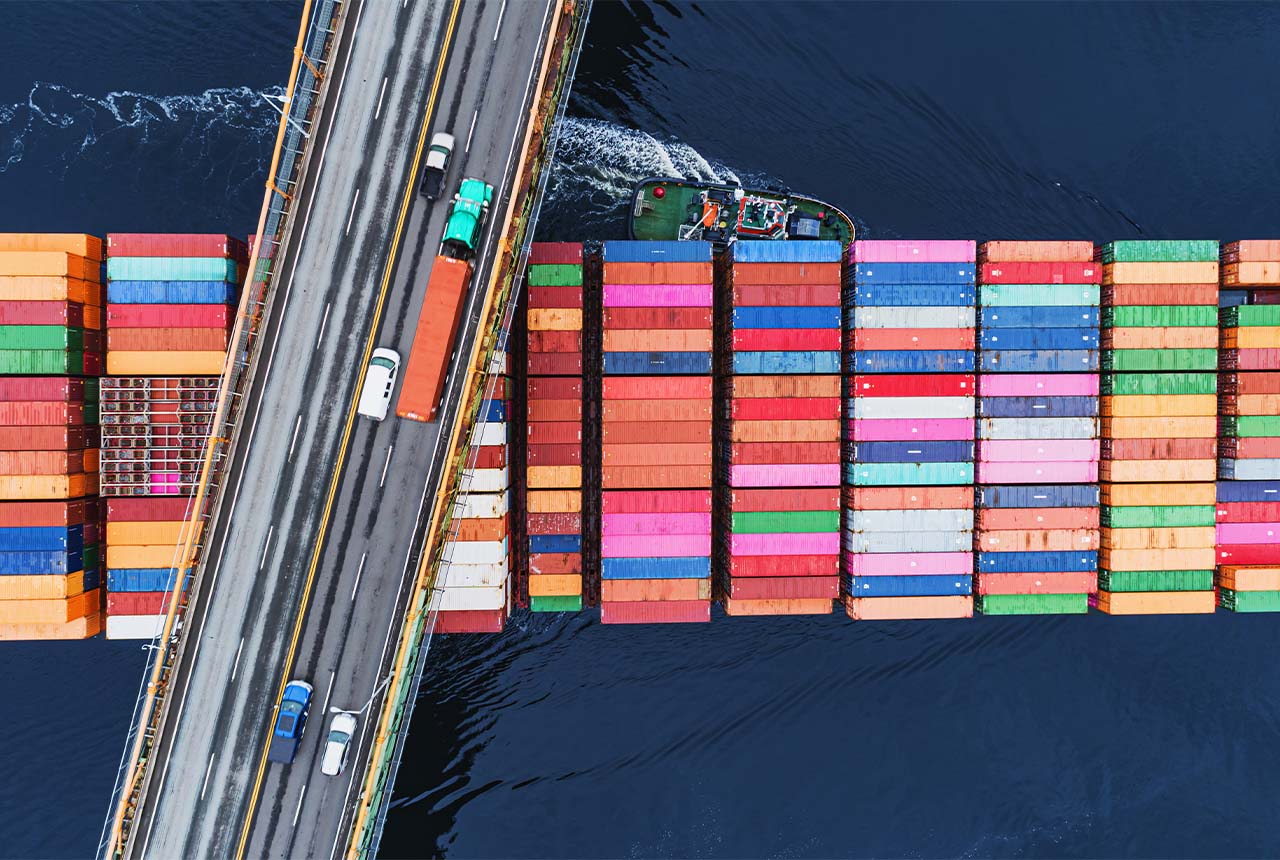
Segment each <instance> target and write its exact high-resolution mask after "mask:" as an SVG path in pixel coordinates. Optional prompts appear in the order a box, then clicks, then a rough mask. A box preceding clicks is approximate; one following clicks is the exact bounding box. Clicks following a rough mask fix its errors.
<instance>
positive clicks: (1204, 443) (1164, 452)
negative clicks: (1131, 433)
mask: <svg viewBox="0 0 1280 860" xmlns="http://www.w3.org/2000/svg"><path fill="white" fill-rule="evenodd" d="M1217 451H1218V442H1217V440H1216V439H1185V438H1183V439H1103V440H1102V459H1103V460H1212V459H1214V458H1215V457H1217Z"/></svg>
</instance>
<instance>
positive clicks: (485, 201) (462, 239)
mask: <svg viewBox="0 0 1280 860" xmlns="http://www.w3.org/2000/svg"><path fill="white" fill-rule="evenodd" d="M492 200H493V186H492V185H490V184H488V183H487V182H484V181H483V180H480V179H464V180H462V186H461V187H460V188H459V189H458V193H457V194H455V195H453V207H452V208H451V209H450V210H449V220H448V221H447V222H445V226H444V239H443V240H442V241H441V242H440V252H441V253H442V254H445V255H447V256H450V257H453V258H455V259H458V260H470V259H471V258H473V257H474V256H475V254H476V246H477V245H478V244H479V242H480V233H481V230H482V228H483V227H484V219H485V217H486V216H487V215H488V214H489V203H490V201H492Z"/></svg>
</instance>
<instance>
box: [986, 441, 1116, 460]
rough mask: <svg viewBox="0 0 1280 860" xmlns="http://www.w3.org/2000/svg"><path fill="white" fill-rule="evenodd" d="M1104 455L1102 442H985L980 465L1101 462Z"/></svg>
mask: <svg viewBox="0 0 1280 860" xmlns="http://www.w3.org/2000/svg"><path fill="white" fill-rule="evenodd" d="M1101 453H1102V442H1101V441H1100V440H1098V439H981V440H979V441H978V460H979V462H1011V463H1018V462H1022V463H1037V462H1041V461H1058V460H1077V461H1090V460H1097V459H1098V457H1099V456H1101Z"/></svg>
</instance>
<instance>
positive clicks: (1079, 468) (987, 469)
mask: <svg viewBox="0 0 1280 860" xmlns="http://www.w3.org/2000/svg"><path fill="white" fill-rule="evenodd" d="M976 469H977V481H978V483H979V484H1093V483H1096V482H1097V480H1098V463H1097V461H1083V462H1082V461H1079V460H1068V461H1062V462H1057V463H1054V462H1042V463H991V462H979V463H978V464H977V467H976Z"/></svg>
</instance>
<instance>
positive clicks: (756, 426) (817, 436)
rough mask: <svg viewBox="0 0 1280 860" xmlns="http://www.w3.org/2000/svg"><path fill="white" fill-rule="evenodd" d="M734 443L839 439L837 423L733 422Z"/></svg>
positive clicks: (731, 430)
mask: <svg viewBox="0 0 1280 860" xmlns="http://www.w3.org/2000/svg"><path fill="white" fill-rule="evenodd" d="M730 432H731V435H732V441H734V442H827V441H830V440H832V439H839V438H840V422H839V421H786V422H782V421H734V422H733V425H732V427H731V428H730Z"/></svg>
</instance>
